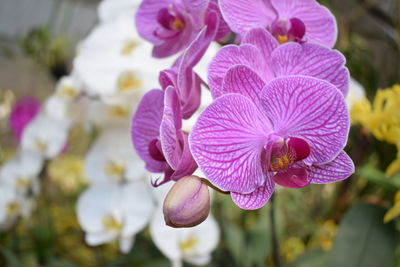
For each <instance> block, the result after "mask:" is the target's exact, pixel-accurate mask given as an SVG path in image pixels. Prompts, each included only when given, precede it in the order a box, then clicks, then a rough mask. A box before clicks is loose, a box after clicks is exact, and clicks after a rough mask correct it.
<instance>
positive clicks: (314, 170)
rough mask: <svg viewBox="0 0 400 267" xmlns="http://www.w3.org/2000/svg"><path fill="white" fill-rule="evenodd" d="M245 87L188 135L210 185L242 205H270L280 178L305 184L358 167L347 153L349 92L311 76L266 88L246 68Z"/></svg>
mask: <svg viewBox="0 0 400 267" xmlns="http://www.w3.org/2000/svg"><path fill="white" fill-rule="evenodd" d="M238 75H240V78H241V79H242V81H243V83H242V85H243V86H242V87H241V91H240V92H238V93H230V94H226V95H223V96H221V97H219V98H217V99H216V100H215V101H214V102H213V103H212V104H211V105H210V106H209V107H207V109H206V110H205V111H204V112H203V113H202V114H201V115H200V117H199V119H198V121H197V123H196V125H195V126H194V128H193V131H192V133H191V135H190V137H189V143H190V148H191V151H192V154H193V157H194V159H195V160H196V162H197V164H198V165H199V167H200V169H201V170H202V171H203V172H204V174H205V175H206V177H207V178H208V179H209V181H210V182H211V183H213V184H214V185H215V186H216V187H218V188H220V189H221V190H223V191H230V192H231V197H232V199H233V201H234V202H235V203H236V205H238V206H239V207H241V208H243V209H257V208H259V207H261V206H263V205H264V204H265V203H266V202H267V201H268V199H269V198H270V196H271V195H272V193H273V191H274V186H275V184H278V185H281V186H284V187H288V188H299V187H304V186H306V185H308V184H310V183H317V184H319V183H331V182H336V181H340V180H343V179H345V178H347V177H349V176H350V175H351V174H352V173H353V172H354V165H353V162H352V161H351V159H350V158H349V157H348V156H347V155H346V153H345V152H344V151H343V147H344V146H345V144H346V142H347V137H348V132H349V127H350V126H349V115H348V111H347V108H346V103H345V101H344V97H343V95H342V93H341V92H340V91H339V90H338V89H337V88H336V87H335V86H333V85H332V84H330V83H328V82H325V81H322V80H320V79H316V78H312V77H306V76H287V77H280V78H276V79H274V80H272V81H271V82H269V83H268V84H267V85H266V86H264V88H263V89H262V91H261V93H260V92H259V89H258V88H257V86H254V84H253V80H252V79H251V78H249V77H248V76H247V74H246V73H238Z"/></svg>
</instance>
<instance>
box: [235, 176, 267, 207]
mask: <svg viewBox="0 0 400 267" xmlns="http://www.w3.org/2000/svg"><path fill="white" fill-rule="evenodd" d="M274 190H275V183H274V182H273V181H272V179H271V177H269V176H267V177H266V179H265V183H264V185H262V186H260V187H258V188H257V189H256V190H254V191H253V192H252V193H250V194H241V193H235V192H231V198H232V200H233V202H235V204H236V205H237V206H238V207H239V208H242V209H245V210H255V209H259V208H261V207H262V206H264V205H265V203H267V201H268V200H269V199H270V197H271V196H272V194H273V193H274Z"/></svg>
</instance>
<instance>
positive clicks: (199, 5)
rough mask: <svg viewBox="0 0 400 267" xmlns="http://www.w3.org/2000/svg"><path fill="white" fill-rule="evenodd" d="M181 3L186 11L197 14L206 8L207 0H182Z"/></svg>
mask: <svg viewBox="0 0 400 267" xmlns="http://www.w3.org/2000/svg"><path fill="white" fill-rule="evenodd" d="M182 4H183V5H184V7H185V8H186V9H187V10H188V11H190V12H191V13H193V14H194V15H196V16H197V15H198V14H201V13H203V12H204V11H205V10H206V8H207V4H208V0H182Z"/></svg>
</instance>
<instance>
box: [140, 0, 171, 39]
mask: <svg viewBox="0 0 400 267" xmlns="http://www.w3.org/2000/svg"><path fill="white" fill-rule="evenodd" d="M169 4H170V0H144V1H142V3H141V4H140V6H139V8H138V11H137V13H136V17H135V22H136V29H137V30H138V32H139V34H140V36H142V37H143V38H144V39H146V40H148V41H149V42H152V43H157V42H159V39H158V38H157V37H156V36H154V31H155V30H156V29H157V28H158V27H159V25H158V23H156V21H157V16H158V12H159V10H160V9H162V8H164V7H167V6H168V5H169Z"/></svg>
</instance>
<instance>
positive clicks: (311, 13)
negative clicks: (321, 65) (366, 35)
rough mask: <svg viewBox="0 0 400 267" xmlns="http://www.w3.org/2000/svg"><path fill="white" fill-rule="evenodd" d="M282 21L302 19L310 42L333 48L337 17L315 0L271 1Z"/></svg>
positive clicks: (306, 36) (306, 37)
mask: <svg viewBox="0 0 400 267" xmlns="http://www.w3.org/2000/svg"><path fill="white" fill-rule="evenodd" d="M270 1H271V3H272V5H273V7H274V9H275V10H276V12H277V13H278V16H279V19H280V20H289V19H291V18H298V19H300V20H301V21H302V22H303V23H304V25H305V26H306V34H305V37H304V38H305V39H306V40H307V41H308V42H312V43H318V44H323V45H326V46H328V47H333V46H334V45H335V42H336V38H337V26H336V20H335V17H334V16H333V15H332V13H331V12H330V11H329V10H328V9H327V8H325V7H324V6H322V5H320V4H318V2H317V1H315V0H302V1H293V0H270Z"/></svg>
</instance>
